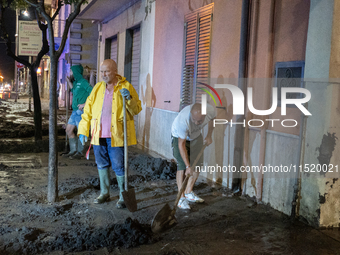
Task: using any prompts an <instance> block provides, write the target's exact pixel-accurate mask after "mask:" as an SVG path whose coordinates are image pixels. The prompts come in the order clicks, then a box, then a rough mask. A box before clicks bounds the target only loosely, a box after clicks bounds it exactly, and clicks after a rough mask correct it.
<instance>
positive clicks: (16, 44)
mask: <svg viewBox="0 0 340 255" xmlns="http://www.w3.org/2000/svg"><path fill="white" fill-rule="evenodd" d="M15 11H16V15H15V17H16V25H15V56H18V44H19V35H18V32H19V9H16V10H15ZM14 79H15V81H14V84H15V89H16V94H15V102H17V100H18V67H17V66H16V65H15V68H14Z"/></svg>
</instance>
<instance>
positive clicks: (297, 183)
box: [290, 103, 308, 219]
mask: <svg viewBox="0 0 340 255" xmlns="http://www.w3.org/2000/svg"><path fill="white" fill-rule="evenodd" d="M305 107H306V108H307V109H308V103H306V105H305ZM306 121H307V118H306V117H305V115H304V114H303V113H302V112H301V118H300V123H301V124H300V135H299V149H298V151H299V152H300V154H299V157H298V160H297V163H296V164H297V165H298V166H302V165H303V164H304V159H305V138H306V128H305V127H306ZM300 193H301V172H300V171H297V172H296V176H295V180H294V193H293V200H292V211H291V214H290V216H291V218H292V219H295V217H297V216H299V210H300V198H301V194H300Z"/></svg>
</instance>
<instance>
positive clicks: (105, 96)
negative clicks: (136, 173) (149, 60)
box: [78, 59, 142, 208]
mask: <svg viewBox="0 0 340 255" xmlns="http://www.w3.org/2000/svg"><path fill="white" fill-rule="evenodd" d="M100 73H101V77H102V79H103V81H102V82H99V83H97V84H96V85H95V86H94V88H93V90H92V93H91V95H90V96H89V97H88V99H87V101H86V104H85V108H84V113H83V115H82V120H81V121H80V123H79V129H78V135H79V140H80V141H81V142H83V143H85V142H86V141H87V137H88V136H89V129H90V124H91V136H92V138H91V144H93V151H94V155H95V158H96V163H97V168H98V173H99V180H100V190H101V192H100V195H99V197H97V198H96V199H95V201H94V203H98V204H100V203H104V202H105V201H106V200H107V199H108V198H109V197H110V193H109V192H110V177H109V176H110V175H109V167H110V165H111V167H112V169H113V170H114V171H115V173H116V177H117V182H118V187H119V200H118V202H117V208H124V207H125V204H124V199H123V196H122V192H123V191H124V128H123V125H124V124H123V111H124V109H123V96H124V97H125V98H126V100H127V101H126V110H127V114H126V116H127V137H128V145H134V144H137V140H136V132H135V124H134V121H133V116H134V115H137V114H138V113H139V112H140V111H141V110H142V107H141V101H140V100H139V98H138V94H137V92H136V90H135V89H134V88H133V87H132V85H131V84H130V83H129V82H128V81H127V80H126V79H125V78H124V77H122V76H120V75H118V74H117V64H116V62H115V61H113V60H112V59H106V60H104V61H103V63H102V64H101V66H100Z"/></svg>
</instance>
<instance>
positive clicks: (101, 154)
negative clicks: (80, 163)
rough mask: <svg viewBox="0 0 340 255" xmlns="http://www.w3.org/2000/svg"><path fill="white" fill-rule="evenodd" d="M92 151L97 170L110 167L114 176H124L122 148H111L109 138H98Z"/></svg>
mask: <svg viewBox="0 0 340 255" xmlns="http://www.w3.org/2000/svg"><path fill="white" fill-rule="evenodd" d="M93 151H94V156H95V158H96V163H97V168H98V170H101V169H105V168H108V167H109V166H111V167H112V170H113V171H115V173H116V176H123V175H124V147H111V138H99V145H93Z"/></svg>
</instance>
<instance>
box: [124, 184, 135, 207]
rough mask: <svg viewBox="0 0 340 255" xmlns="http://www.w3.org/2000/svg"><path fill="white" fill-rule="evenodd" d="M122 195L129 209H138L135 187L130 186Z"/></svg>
mask: <svg viewBox="0 0 340 255" xmlns="http://www.w3.org/2000/svg"><path fill="white" fill-rule="evenodd" d="M122 195H123V198H124V203H125V205H126V207H127V209H128V210H129V211H130V212H135V211H137V201H136V194H135V189H134V188H130V189H129V190H124V191H123V192H122Z"/></svg>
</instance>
